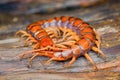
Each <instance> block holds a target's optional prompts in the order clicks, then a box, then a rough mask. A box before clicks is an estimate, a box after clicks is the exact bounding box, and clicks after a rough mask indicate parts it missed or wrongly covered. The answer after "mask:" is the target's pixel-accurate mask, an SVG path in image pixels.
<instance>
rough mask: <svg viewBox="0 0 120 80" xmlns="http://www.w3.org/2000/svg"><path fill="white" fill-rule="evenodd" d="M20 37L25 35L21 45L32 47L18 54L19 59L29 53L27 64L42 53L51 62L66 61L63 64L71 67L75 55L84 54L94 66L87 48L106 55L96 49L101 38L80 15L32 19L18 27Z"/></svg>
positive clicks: (76, 56) (75, 57)
mask: <svg viewBox="0 0 120 80" xmlns="http://www.w3.org/2000/svg"><path fill="white" fill-rule="evenodd" d="M16 34H17V35H18V34H21V36H20V38H24V37H27V38H26V39H25V40H24V41H25V44H27V45H30V46H32V48H33V50H29V51H26V52H23V53H22V54H20V55H19V56H20V59H23V58H25V56H26V55H29V54H31V55H32V56H31V58H30V59H29V61H28V66H29V67H30V66H31V63H32V60H33V59H34V58H35V57H37V56H45V57H49V58H50V59H49V60H48V61H46V63H45V64H49V63H50V62H51V61H66V60H70V61H69V62H68V63H67V64H65V65H64V66H65V67H69V66H71V65H72V64H73V63H74V62H75V61H76V59H77V58H80V56H84V57H85V58H86V59H87V60H89V61H90V62H91V63H92V65H93V66H94V68H95V69H98V68H97V66H96V63H95V62H94V60H93V59H92V58H91V57H90V55H89V54H88V53H89V52H90V50H92V51H94V52H96V53H97V54H98V55H101V57H103V59H104V60H105V59H106V55H105V54H104V53H103V51H102V50H101V49H100V44H101V37H100V35H99V34H98V33H97V31H96V30H95V29H94V28H93V27H92V26H91V25H89V24H88V23H87V22H85V21H83V20H82V19H80V18H76V17H71V16H61V17H54V18H50V19H47V20H40V21H37V22H34V23H32V24H30V25H28V26H27V27H26V30H19V31H18V32H17V33H16Z"/></svg>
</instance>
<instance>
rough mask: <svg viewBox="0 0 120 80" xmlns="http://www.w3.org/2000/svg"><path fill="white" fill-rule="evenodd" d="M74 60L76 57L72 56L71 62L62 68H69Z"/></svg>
mask: <svg viewBox="0 0 120 80" xmlns="http://www.w3.org/2000/svg"><path fill="white" fill-rule="evenodd" d="M75 60H76V56H73V57H72V60H71V61H70V62H69V63H67V64H65V65H64V66H65V67H69V66H70V65H71V64H72V63H74V62H75Z"/></svg>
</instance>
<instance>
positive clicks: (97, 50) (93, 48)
mask: <svg viewBox="0 0 120 80" xmlns="http://www.w3.org/2000/svg"><path fill="white" fill-rule="evenodd" d="M92 50H93V51H95V52H98V53H99V54H101V55H102V57H103V58H104V60H106V56H105V54H104V53H103V52H102V51H101V50H100V49H98V48H96V47H92Z"/></svg>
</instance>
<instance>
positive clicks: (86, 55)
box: [84, 53, 98, 70]
mask: <svg viewBox="0 0 120 80" xmlns="http://www.w3.org/2000/svg"><path fill="white" fill-rule="evenodd" d="M84 56H85V57H86V58H87V60H89V61H90V62H91V63H92V64H93V66H94V68H95V69H96V70H98V68H97V66H96V64H95V62H94V61H93V59H92V58H91V57H90V56H89V55H88V54H87V53H85V54H84Z"/></svg>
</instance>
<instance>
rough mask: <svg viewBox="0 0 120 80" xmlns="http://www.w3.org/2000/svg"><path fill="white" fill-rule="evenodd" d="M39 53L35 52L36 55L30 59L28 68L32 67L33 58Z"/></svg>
mask: <svg viewBox="0 0 120 80" xmlns="http://www.w3.org/2000/svg"><path fill="white" fill-rule="evenodd" d="M38 55H39V53H36V54H34V55H33V56H32V57H31V58H30V60H29V61H28V68H30V67H31V63H32V60H33V59H34V58H35V57H36V56H38Z"/></svg>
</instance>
